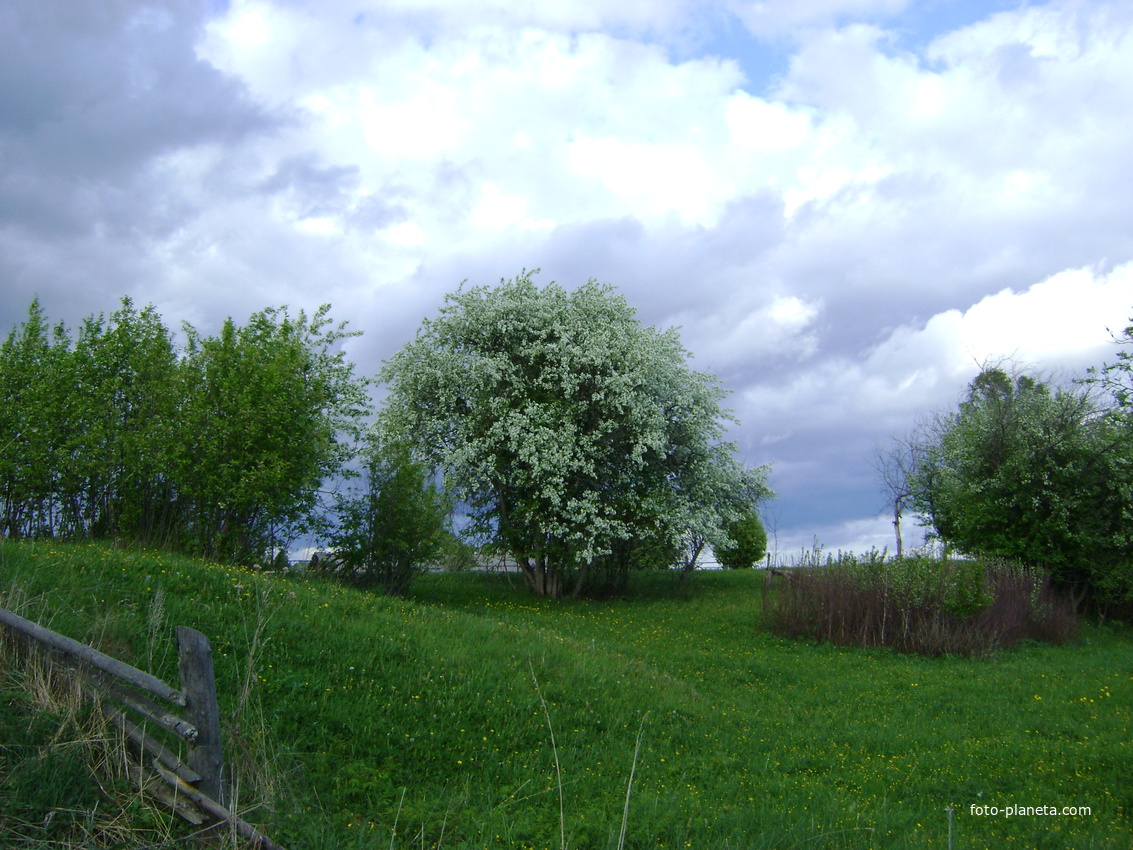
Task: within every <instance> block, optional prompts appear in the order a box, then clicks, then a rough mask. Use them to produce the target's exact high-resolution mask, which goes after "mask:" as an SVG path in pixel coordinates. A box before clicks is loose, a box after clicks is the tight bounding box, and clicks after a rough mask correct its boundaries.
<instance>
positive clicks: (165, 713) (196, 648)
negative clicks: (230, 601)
mask: <svg viewBox="0 0 1133 850" xmlns="http://www.w3.org/2000/svg"><path fill="white" fill-rule="evenodd" d="M0 624H2V625H4V626H6V627H7V628H8V629H9V630H10V631H11V632H12V633H14V634H16V635H18V636H20V637H21V638H23V639H24V641H25V642H26V643H27V644H28V646H29V648H32V649H39V650H40V651H41V654H42V655H43V657H44V658H46V659H47V660H48V661H49V662H50V663H52V664H56V665H60V666H64V667H67V668H69V669H71V670H74V671H75V672H76V673H77V674H78V675H79V676H80V677H81V678H82V680H83V683H84V686H85V688H84V689H85V690H86V691H87V693H89V694H90V695H91V696H93V697H95V698H97V700H98V701H99V703H100V705H101V707H102V711H103V713H104V714H105V715H106V717H107V718H108V719H109V720H110V722H111V723H113V724H114V726H116V727H117V728H118V729H119V730H120V731H121V732H122V734H123V736H124V737H125V738H126V739H127V740H128V741H130V742H131V743H132V744H133V745H134V746H135V747H137V749H138V751H139V752H140V753H142V754H144V755H145V756H148V757H149V759H150V765H149V766H150V767H151V768H152V769H153V771H154V772H155V774H156V775H157V776H158V777H160V779H161V780H162V782H164V783H165V785H167V786H168V790H167V791H166V792H165V794H164V795H162V794H155V796H158V797H159V798H161V799H163V800H165V802H167V803H169V804H170V805H171V806H173V808H174V809H175V811H177V813H178V814H180V815H181V816H182V817H184V818H185V819H186V820H189V821H191V822H193V823H196V824H201V823H205V822H206V821H207V822H210V823H223V824H228V825H230V826H232V827H233V828H234V829H235V830H236V831H237V832H238V833H239V834H240V835H241V836H243V837H244V838H245V839H247V840H248V841H249V842H250V843H251V844H252V845H253V846H255V847H258V848H262V850H282V848H280V847H279V845H278V844H275V843H274V842H273V841H271V840H270V839H269V838H268V837H267V836H265V835H263V834H262V833H260V832H259V831H258V830H257V829H256V828H255V827H253V826H251V825H250V824H248V823H245V822H244V821H243V820H241V819H240V818H238V817H237V816H236V815H235V814H233V813H232V812H230V811H229V810H228V808H227V803H228V794H227V791H228V789H227V787H226V778H225V772H224V752H223V748H222V741H221V727H220V710H219V707H218V705H217V698H216V684H215V680H214V678H213V668H212V647H211V646H210V645H209V641H208V638H207V637H205V636H204V635H203V634H201V633H200V632H198V631H196V630H195V629H190V628H187V627H185V626H178V627H177V661H178V668H179V672H180V677H181V687H180V688H174V687H173V686H172V685H169V684H166V683H165V682H163V681H161V679H158V678H157V677H156V676H153V675H151V674H149V673H146V672H145V671H143V670H138V669H137V668H135V667H131V666H130V665H129V664H126V663H125V662H123V661H119V660H118V659H116V658H112V657H111V656H109V655H106V654H104V653H102V652H99V651H98V650H97V649H93V648H92V647H89V646H86V645H85V644H82V643H79V642H78V641H76V640H73V639H71V638H69V637H65V636H64V635H61V634H58V633H56V632H53V631H51V630H50V629H47V628H44V627H43V626H41V625H38V624H37V623H33V622H32V621H31V620H27V619H25V618H23V617H21V616H19V615H18V614H14V613H12V612H11V611H7V610H5V609H4V608H0ZM163 703H164V704H163ZM132 715H137V716H138V717H139V718H140V719H141V721H142V722H141V724H140V725H139V723H138V722H135V720H132V719H131V716H132ZM151 724H152V726H156V727H158V728H160V729H162V730H164V731H165V732H166V733H168V734H169V735H171V736H173V737H174V738H176V739H180V740H181V741H182V742H183V746H184V749H185V757H184V758H181V757H180V756H179V755H177V753H175V752H174V751H173V750H171V749H170V748H169V747H167V746H166V745H165V744H163V743H162V742H161V741H159V740H158V739H157V738H155V737H154V736H153V735H151V734H150V731H149V729H150V728H151ZM143 761H144V759H143ZM139 769H140V765H139Z"/></svg>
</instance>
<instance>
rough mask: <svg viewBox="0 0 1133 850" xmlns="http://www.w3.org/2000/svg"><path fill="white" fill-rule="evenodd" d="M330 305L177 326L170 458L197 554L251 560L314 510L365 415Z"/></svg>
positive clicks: (360, 384)
mask: <svg viewBox="0 0 1133 850" xmlns="http://www.w3.org/2000/svg"><path fill="white" fill-rule="evenodd" d="M329 309H330V308H329V305H324V306H323V307H321V308H320V309H319V310H318V311H317V312H316V313H315V314H314V315H313V316H312V317H310V318H308V317H307V316H306V314H305V313H304V312H302V311H300V312H299V314H298V316H297V317H294V318H293V317H291V316H290V315H289V314H288V312H287V310H286V309H285V308H282V309H268V310H263V311H261V312H259V313H256V314H254V315H253V316H252V317H251V318H250V319H249V320H248V323H247V324H246V325H244V326H242V327H237V325H236V324H235V323H234V322H233V321H232V320H231V319H229V320H227V321H226V322H225V323H224V325H223V327H222V328H221V331H220V334H219V335H218V336H215V337H202V336H201V335H200V334H199V333H197V332H196V331H195V330H194V329H193V328H191V327H188V326H186V328H185V331H186V335H187V337H188V349H187V355H186V357H185V361H184V365H183V370H184V380H185V384H184V409H183V413H182V418H181V435H182V439H181V440H180V445H181V446H182V447H183V450H184V451H183V454H182V456H181V459H180V463H179V472H178V480H179V482H180V499H181V501H182V503H183V510H184V512H185V520H184V522H185V527H186V534H187V542H188V543H189V545H190V547H191V548H192V549H194V550H195V551H197V552H199V553H200V554H202V555H205V556H207V557H213V558H226V559H230V560H234V561H237V562H252V561H256V560H258V559H260V558H261V557H263V555H264V554H265V553H266V552H267V551H268V550H274V549H276V548H278V546H279V545H280V544H281V543H282V542H285V541H286V540H287V539H288V538H289V537H291V536H292V535H293V534H294V533H296V532H297V531H300V530H303V529H304V528H305V527H306V523H307V522H308V521H309V519H310V517H311V514H312V511H313V510H314V509H315V507H316V504H317V498H318V491H319V487H320V485H321V484H322V482H323V481H324V480H325V479H326V478H328V477H330V476H333V475H335V474H337V473H338V472H340V471H341V470H342V468H343V466H344V464H345V462H346V461H347V460H348V459H349V458H350V457H351V454H352V452H353V447H352V440H353V439H354V438H356V437H357V436H358V435H359V432H360V427H361V420H362V418H363V417H364V416H366V415H367V413H368V412H369V402H368V399H367V395H366V381H365V380H363V379H360V378H357V377H355V376H354V374H353V370H354V367H353V364H351V363H350V362H349V361H347V360H346V359H345V355H344V353H343V352H342V351H335V350H334V349H335V345H336V343H338V342H339V341H340V340H342V339H343V338H345V337H349V336H352V335H353V334H352V333H348V332H346V331H345V330H344V327H345V325H339V326H338V327H337V328H328V327H327V326H328V325H329V324H330V319H328V318H327V314H328V312H329Z"/></svg>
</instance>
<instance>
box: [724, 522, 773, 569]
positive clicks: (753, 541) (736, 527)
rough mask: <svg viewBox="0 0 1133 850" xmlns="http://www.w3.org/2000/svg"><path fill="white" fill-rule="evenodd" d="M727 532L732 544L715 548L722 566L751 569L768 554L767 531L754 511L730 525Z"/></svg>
mask: <svg viewBox="0 0 1133 850" xmlns="http://www.w3.org/2000/svg"><path fill="white" fill-rule="evenodd" d="M727 531H728V537H729V538H731V540H730V542H727V543H721V544H719V545H717V546H716V547H715V552H716V560H717V561H719V562H720V565H721V566H723V567H726V568H728V569H730V570H739V569H750V568H751V567H754V566H755V565H756V564H757V563H759V561H760V560H762V559H763V556H764V555H766V554H767V530H766V529H765V528H764V527H763V522H762V521H761V520H760V519H759V514H757V513H756V512H755V511H754V510H749V511H748V512H747V513H745V514H744V515H743V516H741V517H740V518H739V519H736V520H733V521H732V522H730V523H728V527H727Z"/></svg>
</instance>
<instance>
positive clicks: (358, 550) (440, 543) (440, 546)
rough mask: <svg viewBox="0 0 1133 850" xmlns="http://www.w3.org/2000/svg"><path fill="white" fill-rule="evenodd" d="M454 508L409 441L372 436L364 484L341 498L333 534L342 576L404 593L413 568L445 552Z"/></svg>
mask: <svg viewBox="0 0 1133 850" xmlns="http://www.w3.org/2000/svg"><path fill="white" fill-rule="evenodd" d="M448 513H449V506H448V505H447V503H446V501H445V498H444V495H443V494H442V492H441V491H440V488H438V487H437V486H436V485H435V484H434V483H433V482H432V481H431V480H430V479H429V476H428V473H427V472H426V469H425V467H424V466H423V465H422V464H420V463H419V462H417V461H415V460H414V459H413V457H412V456H411V454H410V452H409V449H408V448H407V447H406V446H405V445H404V444H397V443H389V442H385V441H382V440H381V439H380V438H379V437H377V436H373V437H371V442H370V445H369V446H368V448H367V451H366V455H365V471H364V473H363V485H362V487H361V488H359V490H358V491H357V492H355V493H353V494H351V495H348V496H342V497H339V498H338V499H337V501H336V505H335V514H336V525H335V527H334V528H333V529H332V530H331V531H330V533H329V534H328V535H327V539H328V542H329V543H330V544H331V546H333V547H334V551H335V560H336V561H337V562H338V563H339V564H340V565H341V569H340V571H339V572H338V573H337V574H336V575H337V577H338V578H339V579H340V580H343V581H345V582H347V583H351V584H357V585H360V586H363V587H368V586H373V585H378V586H380V587H382V588H383V589H384V590H385V591H386V593H389V594H393V595H397V596H400V595H404V594H405V593H406V592H407V591H408V590H409V585H410V582H411V581H412V580H413V574H414V573H415V572H416V571H418V570H420V569H421V568H422V567H425V566H429V565H430V564H433V563H435V562H436V561H437V560H438V559H439V558H440V557H441V555H442V553H443V552H444V548H445V544H446V539H447V538H450V537H451V534H450V533H449V532H448V531H447V529H446V528H445V519H446V517H447V515H448Z"/></svg>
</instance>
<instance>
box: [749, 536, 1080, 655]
mask: <svg viewBox="0 0 1133 850" xmlns="http://www.w3.org/2000/svg"><path fill="white" fill-rule="evenodd" d="M781 576H782V581H781V586H780V587H779V588H778V592H776V593H771V594H765V596H764V610H765V614H766V616H767V619H768V625H769V627H770V628H771V629H772V630H773V631H775V632H776V633H778V634H782V635H787V636H791V637H809V638H813V639H815V640H822V641H829V642H830V643H833V644H836V645H853V646H886V647H891V648H893V649H895V650H897V651H899V652H916V653H923V654H926V655H945V654H955V655H967V656H971V655H986V654H989V653H992V652H994V651H995V650H997V649H1000V648H1005V647H1009V646H1012V645H1014V644H1017V643H1019V642H1020V641H1024V640H1041V641H1048V642H1051V643H1060V642H1063V641H1066V640H1068V639H1070V638H1072V637H1073V636H1074V635H1075V634H1076V631H1077V617H1076V615H1075V612H1074V606H1073V604H1072V603H1071V602H1070V601H1069V600H1068V599H1066V598H1064V597H1062V596H1061V595H1059V594H1057V593H1056V592H1055V591H1054V589H1053V588H1052V587H1051V582H1050V577H1049V576H1048V575H1046V574H1045V573H1043V572H1041V571H1037V570H1031V569H1026V568H1024V567H1020V566H1018V565H1016V564H1013V563H1010V562H1007V561H998V560H989V561H976V560H948V559H940V558H933V557H928V556H923V555H918V556H914V557H907V558H896V559H888V558H886V557H885V556H884V554H882V553H872V554H870V555H866V556H863V557H856V556H854V555H849V554H844V553H839V555H838V557H837V558H833V557H830V558H827V560H826V562H825V563H824V564H821V565H818V566H814V565H812V566H807V567H804V568H802V569H796V570H791V571H789V572H784V573H782V574H781Z"/></svg>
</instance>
